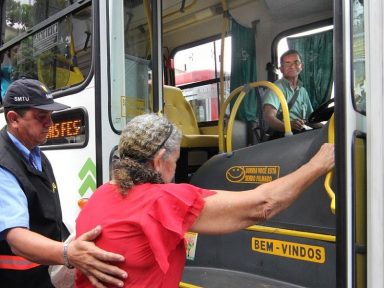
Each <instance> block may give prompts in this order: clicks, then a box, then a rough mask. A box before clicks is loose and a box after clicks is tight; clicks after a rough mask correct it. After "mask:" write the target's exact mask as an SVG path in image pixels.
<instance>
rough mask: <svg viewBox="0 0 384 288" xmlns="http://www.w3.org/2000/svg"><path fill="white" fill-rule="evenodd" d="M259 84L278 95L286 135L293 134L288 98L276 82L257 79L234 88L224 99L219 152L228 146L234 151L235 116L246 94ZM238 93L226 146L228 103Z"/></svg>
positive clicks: (230, 118)
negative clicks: (225, 125) (225, 118)
mask: <svg viewBox="0 0 384 288" xmlns="http://www.w3.org/2000/svg"><path fill="white" fill-rule="evenodd" d="M259 86H265V87H268V88H269V89H271V90H272V91H273V92H274V93H275V94H276V96H277V98H278V99H279V101H280V105H281V108H282V112H283V122H284V130H285V136H291V135H292V129H291V122H290V118H289V110H288V105H287V100H286V99H285V97H284V94H283V92H281V90H280V88H279V87H278V86H276V85H275V84H273V83H271V82H269V81H257V82H252V83H249V84H247V85H244V86H240V87H237V88H236V89H234V90H233V91H232V92H231V94H230V95H229V96H228V98H227V99H226V100H225V101H224V103H223V104H222V105H221V109H220V116H219V124H218V129H219V152H224V150H225V148H226V152H227V153H230V152H232V130H233V126H234V122H235V116H236V113H237V110H238V109H239V106H240V103H241V101H243V98H244V96H245V95H246V94H247V93H248V91H249V90H250V89H251V88H256V87H259ZM238 93H240V94H239V96H238V97H237V99H236V102H235V104H234V105H233V107H232V110H231V114H230V116H229V120H228V125H227V137H226V143H225V144H226V145H225V146H226V147H224V113H225V110H226V109H227V106H228V104H229V103H230V101H231V100H232V98H233V97H234V96H236V95H237V94H238Z"/></svg>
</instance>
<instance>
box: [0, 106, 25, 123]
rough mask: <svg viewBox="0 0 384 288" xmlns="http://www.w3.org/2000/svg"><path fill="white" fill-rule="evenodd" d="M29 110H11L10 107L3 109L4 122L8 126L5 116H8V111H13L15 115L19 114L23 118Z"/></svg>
mask: <svg viewBox="0 0 384 288" xmlns="http://www.w3.org/2000/svg"><path fill="white" fill-rule="evenodd" d="M30 109H31V108H30V107H27V108H12V107H9V108H5V107H4V117H5V121H6V122H7V124H8V118H7V114H8V112H9V111H15V112H16V113H17V114H19V115H20V116H21V117H23V116H24V115H25V113H27V111H28V110H30Z"/></svg>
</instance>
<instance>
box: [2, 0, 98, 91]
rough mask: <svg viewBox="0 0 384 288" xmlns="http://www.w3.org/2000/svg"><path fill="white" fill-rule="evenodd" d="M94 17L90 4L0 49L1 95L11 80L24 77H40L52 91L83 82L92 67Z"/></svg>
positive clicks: (21, 25)
mask: <svg viewBox="0 0 384 288" xmlns="http://www.w3.org/2000/svg"><path fill="white" fill-rule="evenodd" d="M35 4H37V3H35ZM23 5H26V4H23ZM30 9H32V10H33V9H34V6H32V7H30ZM91 17H92V13H91V8H90V6H87V7H85V8H84V9H82V10H80V11H77V12H75V13H70V14H67V15H64V16H63V17H62V18H60V19H59V20H53V21H52V23H48V24H47V26H45V28H44V29H41V30H38V31H37V32H35V33H33V34H27V33H25V37H23V38H22V39H21V40H20V41H18V42H16V44H14V45H13V46H12V47H9V48H6V49H5V50H3V51H1V59H0V60H1V73H2V76H3V77H2V82H1V95H2V96H3V95H4V94H5V91H6V88H7V86H8V85H9V83H10V82H12V81H13V80H15V79H18V78H20V77H23V76H24V77H29V78H34V79H38V80H40V81H41V82H43V83H44V84H46V86H47V87H49V88H50V89H51V90H52V91H54V90H58V89H63V88H67V87H71V86H73V85H76V84H80V83H82V82H83V81H84V79H85V76H86V75H87V74H88V73H89V72H90V67H91V55H92V49H91V41H90V37H91V35H92V30H91V29H92V24H91V23H92V18H91ZM20 21H24V20H23V19H21V20H20ZM27 24H28V23H27ZM27 24H25V25H27ZM23 25H24V24H23V23H18V24H17V25H16V24H14V26H20V27H23ZM28 25H29V24H28ZM9 27H10V26H9V25H8V26H6V28H5V31H8V30H9V29H10V28H9ZM20 29H21V28H20ZM5 34H6V35H7V32H6V33H5ZM3 78H4V79H3Z"/></svg>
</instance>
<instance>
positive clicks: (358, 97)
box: [351, 0, 366, 114]
mask: <svg viewBox="0 0 384 288" xmlns="http://www.w3.org/2000/svg"><path fill="white" fill-rule="evenodd" d="M362 2H363V1H361V0H353V1H352V3H353V9H352V11H353V12H352V18H353V19H352V29H351V30H352V63H351V64H352V70H353V74H352V83H353V90H352V95H353V96H354V99H353V100H354V101H353V102H354V106H355V109H356V110H357V111H359V112H360V113H362V114H365V111H366V92H365V79H366V75H365V44H364V5H363V4H362Z"/></svg>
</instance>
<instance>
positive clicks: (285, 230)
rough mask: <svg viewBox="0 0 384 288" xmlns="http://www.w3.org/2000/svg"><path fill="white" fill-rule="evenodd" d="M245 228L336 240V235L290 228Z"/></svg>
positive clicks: (256, 226)
mask: <svg viewBox="0 0 384 288" xmlns="http://www.w3.org/2000/svg"><path fill="white" fill-rule="evenodd" d="M245 230H249V231H255V232H263V233H271V234H278V235H286V236H293V237H300V238H307V239H312V240H321V241H327V242H336V236H334V235H328V234H319V233H312V232H304V231H297V230H290V229H281V228H276V227H268V226H261V225H253V226H249V227H248V228H246V229H245Z"/></svg>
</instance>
